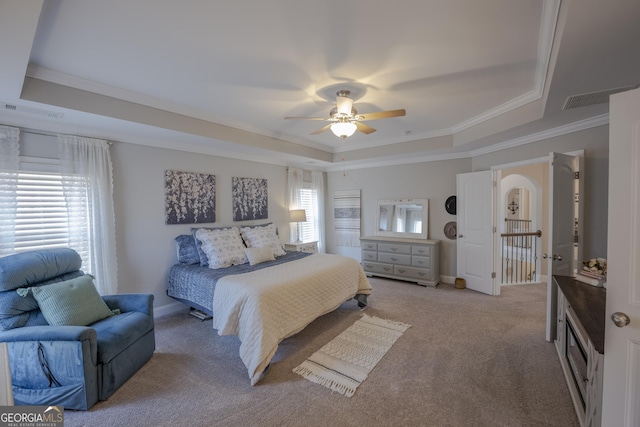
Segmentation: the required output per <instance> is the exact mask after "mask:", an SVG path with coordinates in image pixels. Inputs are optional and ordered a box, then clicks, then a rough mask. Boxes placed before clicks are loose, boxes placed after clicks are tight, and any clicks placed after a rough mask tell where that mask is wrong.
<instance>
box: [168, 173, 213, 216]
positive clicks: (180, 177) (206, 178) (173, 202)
mask: <svg viewBox="0 0 640 427" xmlns="http://www.w3.org/2000/svg"><path fill="white" fill-rule="evenodd" d="M164 200H165V224H195V223H203V222H215V221H216V176H215V175H208V174H204V173H194V172H178V171H171V170H168V171H165V173H164Z"/></svg>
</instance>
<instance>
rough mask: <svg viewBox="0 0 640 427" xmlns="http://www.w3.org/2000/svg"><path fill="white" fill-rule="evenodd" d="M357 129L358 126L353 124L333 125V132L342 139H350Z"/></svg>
mask: <svg viewBox="0 0 640 427" xmlns="http://www.w3.org/2000/svg"><path fill="white" fill-rule="evenodd" d="M356 129H357V128H356V125H355V124H353V123H351V122H336V123H334V124H332V125H331V132H333V133H334V134H335V136H339V137H340V138H348V137H350V136H351V135H353V133H354V132H355V131H356Z"/></svg>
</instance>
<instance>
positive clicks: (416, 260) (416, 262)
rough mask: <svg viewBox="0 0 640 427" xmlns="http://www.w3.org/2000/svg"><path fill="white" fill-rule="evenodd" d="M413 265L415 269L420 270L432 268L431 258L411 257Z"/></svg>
mask: <svg viewBox="0 0 640 427" xmlns="http://www.w3.org/2000/svg"><path fill="white" fill-rule="evenodd" d="M411 265H412V266H414V267H420V268H430V267H431V258H429V257H428V256H416V255H412V256H411Z"/></svg>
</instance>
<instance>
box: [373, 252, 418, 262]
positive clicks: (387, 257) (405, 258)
mask: <svg viewBox="0 0 640 427" xmlns="http://www.w3.org/2000/svg"><path fill="white" fill-rule="evenodd" d="M378 261H380V262H388V263H390V264H402V265H411V255H404V254H388V253H386V252H378Z"/></svg>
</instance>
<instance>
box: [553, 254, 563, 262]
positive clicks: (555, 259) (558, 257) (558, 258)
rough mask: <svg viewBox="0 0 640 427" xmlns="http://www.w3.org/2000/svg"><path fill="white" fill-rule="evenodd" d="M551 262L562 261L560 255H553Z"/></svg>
mask: <svg viewBox="0 0 640 427" xmlns="http://www.w3.org/2000/svg"><path fill="white" fill-rule="evenodd" d="M553 260H554V261H562V255H554V256H553Z"/></svg>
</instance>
